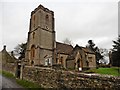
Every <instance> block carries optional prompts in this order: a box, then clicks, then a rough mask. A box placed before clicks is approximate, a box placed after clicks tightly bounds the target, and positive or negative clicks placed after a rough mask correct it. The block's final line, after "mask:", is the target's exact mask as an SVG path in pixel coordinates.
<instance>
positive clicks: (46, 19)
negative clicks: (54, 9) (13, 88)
mask: <svg viewBox="0 0 120 90" xmlns="http://www.w3.org/2000/svg"><path fill="white" fill-rule="evenodd" d="M45 22H46V25H48V23H49V16H48V15H46V17H45Z"/></svg>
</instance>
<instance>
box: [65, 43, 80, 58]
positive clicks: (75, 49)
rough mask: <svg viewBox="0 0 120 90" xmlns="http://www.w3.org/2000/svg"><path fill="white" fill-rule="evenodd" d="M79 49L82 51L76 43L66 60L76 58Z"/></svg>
mask: <svg viewBox="0 0 120 90" xmlns="http://www.w3.org/2000/svg"><path fill="white" fill-rule="evenodd" d="M78 50H79V51H80V50H82V48H81V47H80V46H78V45H76V46H75V47H74V49H73V50H72V52H71V53H70V55H69V56H68V57H67V59H66V60H74V59H75V56H76V54H77V52H78Z"/></svg>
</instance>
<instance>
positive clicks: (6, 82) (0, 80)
mask: <svg viewBox="0 0 120 90" xmlns="http://www.w3.org/2000/svg"><path fill="white" fill-rule="evenodd" d="M4 88H6V89H7V88H11V90H13V89H14V88H18V89H20V88H21V89H22V88H23V87H22V86H20V85H18V84H17V83H16V81H15V80H13V79H9V78H6V77H4V76H2V75H1V74H0V90H1V89H3V90H4ZM9 90H10V89H9Z"/></svg>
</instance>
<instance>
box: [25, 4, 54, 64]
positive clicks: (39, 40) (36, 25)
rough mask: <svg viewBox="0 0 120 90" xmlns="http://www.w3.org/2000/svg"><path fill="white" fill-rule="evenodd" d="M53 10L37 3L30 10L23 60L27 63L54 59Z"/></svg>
mask: <svg viewBox="0 0 120 90" xmlns="http://www.w3.org/2000/svg"><path fill="white" fill-rule="evenodd" d="M54 50H55V31H54V12H53V11H51V10H49V9H47V8H45V7H43V6H42V5H39V6H38V7H37V8H36V9H35V10H34V11H32V12H31V19H30V28H29V32H28V40H27V50H26V54H25V60H26V61H27V62H28V64H29V65H45V63H46V61H47V60H48V59H49V64H50V65H52V64H54V61H55V54H54V53H55V52H54Z"/></svg>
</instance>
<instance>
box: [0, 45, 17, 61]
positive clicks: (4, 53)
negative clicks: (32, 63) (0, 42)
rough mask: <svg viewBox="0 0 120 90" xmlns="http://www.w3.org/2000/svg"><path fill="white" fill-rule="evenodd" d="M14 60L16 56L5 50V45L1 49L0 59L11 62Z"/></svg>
mask: <svg viewBox="0 0 120 90" xmlns="http://www.w3.org/2000/svg"><path fill="white" fill-rule="evenodd" d="M15 60H16V58H15V57H14V56H13V55H12V56H11V55H10V54H9V53H8V52H7V51H6V46H4V48H3V50H2V51H1V52H0V61H1V62H3V63H6V62H8V63H13V62H14V61H15Z"/></svg>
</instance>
